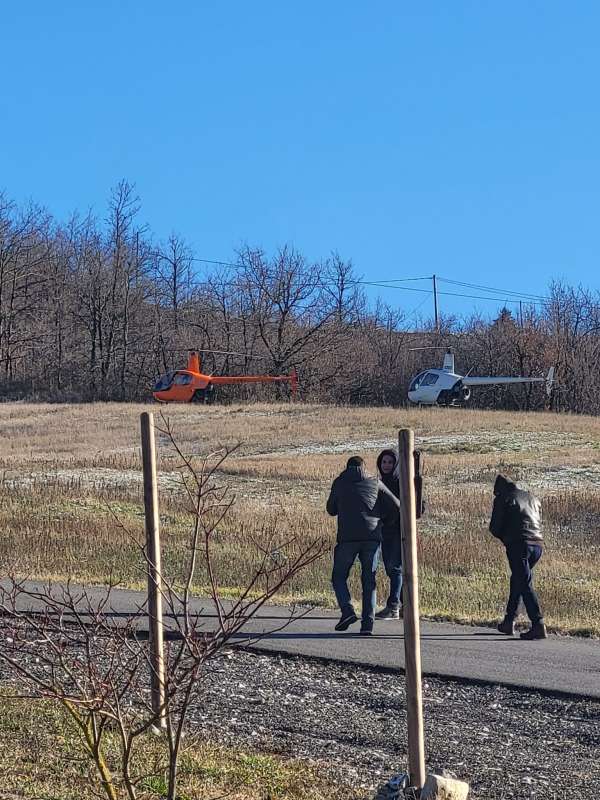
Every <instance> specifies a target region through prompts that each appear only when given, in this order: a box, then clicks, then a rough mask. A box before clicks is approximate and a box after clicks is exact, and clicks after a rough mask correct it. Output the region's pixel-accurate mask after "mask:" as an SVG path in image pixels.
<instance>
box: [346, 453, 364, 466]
mask: <svg viewBox="0 0 600 800" xmlns="http://www.w3.org/2000/svg"><path fill="white" fill-rule="evenodd" d="M364 466H365V462H364V459H362V458H361V457H360V456H351V457H350V458H349V459H348V461H346V469H349V468H350V467H358V468H359V469H364Z"/></svg>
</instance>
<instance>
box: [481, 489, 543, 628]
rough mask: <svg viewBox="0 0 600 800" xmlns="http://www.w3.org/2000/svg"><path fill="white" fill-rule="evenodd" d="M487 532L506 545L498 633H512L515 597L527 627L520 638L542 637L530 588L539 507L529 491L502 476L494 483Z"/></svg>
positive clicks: (537, 550) (538, 542)
mask: <svg viewBox="0 0 600 800" xmlns="http://www.w3.org/2000/svg"><path fill="white" fill-rule="evenodd" d="M490 533H491V534H492V535H493V536H495V537H496V538H497V539H500V541H501V542H502V544H503V545H504V546H505V547H506V557H507V558H508V563H509V565H510V572H511V575H510V595H509V598H508V603H507V606H506V615H505V617H504V619H503V620H502V622H501V623H500V624H499V625H498V630H499V631H500V633H506V634H508V635H509V636H513V635H514V633H515V618H516V616H517V611H518V608H519V600H520V599H521V597H522V598H523V603H524V604H525V609H526V611H527V615H528V616H529V619H530V620H531V629H530V630H528V631H526V632H525V633H522V634H521V639H545V638H546V626H545V624H544V617H543V615H542V612H541V609H540V604H539V601H538V598H537V595H536V593H535V590H534V588H533V568H534V566H535V565H536V564H537V562H538V561H539V560H540V558H541V557H542V542H543V537H542V507H541V503H540V501H539V500H538V498H537V497H535V495H533V494H532V493H531V492H528V491H526V490H525V489H521V488H519V487H518V486H517V484H516V483H513V482H512V481H509V480H508V479H507V478H505V477H504V475H498V476H497V478H496V482H495V483H494V507H493V510H492V518H491V520H490Z"/></svg>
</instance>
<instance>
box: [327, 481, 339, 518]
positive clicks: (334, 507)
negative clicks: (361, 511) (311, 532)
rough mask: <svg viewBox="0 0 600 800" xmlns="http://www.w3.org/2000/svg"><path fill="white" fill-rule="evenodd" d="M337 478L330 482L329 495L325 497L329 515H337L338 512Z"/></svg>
mask: <svg viewBox="0 0 600 800" xmlns="http://www.w3.org/2000/svg"><path fill="white" fill-rule="evenodd" d="M336 483H337V480H335V481H334V482H333V483H332V484H331V491H330V492H329V497H328V499H327V513H328V514H329V516H331V517H335V516H337V513H338V504H337V491H336V489H337V486H336Z"/></svg>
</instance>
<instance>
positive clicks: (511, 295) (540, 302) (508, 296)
mask: <svg viewBox="0 0 600 800" xmlns="http://www.w3.org/2000/svg"><path fill="white" fill-rule="evenodd" d="M192 261H197V262H199V263H202V264H212V265H214V266H220V267H226V268H227V269H234V270H239V269H244V268H246V267H247V266H249V265H248V264H240V263H239V262H238V263H236V262H233V261H221V260H218V259H209V258H199V257H193V258H192ZM430 280H432V276H431V275H420V276H414V277H413V276H411V277H407V278H389V279H381V280H363V279H361V280H354V281H348V283H347V285H348V286H374V287H377V288H380V289H398V290H401V291H407V292H420V293H422V294H427V295H432V294H433V291H432V289H424V288H420V287H413V286H400V285H398V284H402V283H413V282H416V281H430ZM437 280H438V281H441V282H443V283H447V284H451V285H453V286H458V287H464V288H466V289H473V290H474V291H477V292H488V293H490V292H493V293H494V295H493V296H488V295H485V294H470V293H467V292H451V291H444V290H442V291H440V290H439V289H438V290H437V294H438V295H442V296H445V297H459V298H462V299H466V300H486V301H490V302H493V303H504V304H507V303H514V304H518V303H519V301H524V302H526V303H527V304H529V305H534V306H546V305H548V304H549V303H550V302H551V301H550V300H549V299H548V298H545V297H543V296H542V295H535V294H529V293H527V292H518V291H515V290H514V289H501V288H498V287H493V286H482V285H479V284H475V283H467V282H464V281H456V280H454V279H452V278H442V277H439V276H437ZM228 285H231V286H234V285H235V284H234V283H233V282H231V283H229V284H228ZM323 285H325V286H328V287H332V286H337V284H336V283H335V282H334V281H331V282H327V283H324V284H323Z"/></svg>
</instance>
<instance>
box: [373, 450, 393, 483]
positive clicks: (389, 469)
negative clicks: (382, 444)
mask: <svg viewBox="0 0 600 800" xmlns="http://www.w3.org/2000/svg"><path fill="white" fill-rule="evenodd" d="M397 463H398V456H397V454H396V451H395V450H393V449H392V448H391V447H389V448H387V449H385V450H382V451H381V453H379V455H378V456H377V469H378V470H379V474H380V475H381V477H384V476H385V475H393V473H394V470H395V469H396V465H397Z"/></svg>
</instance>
